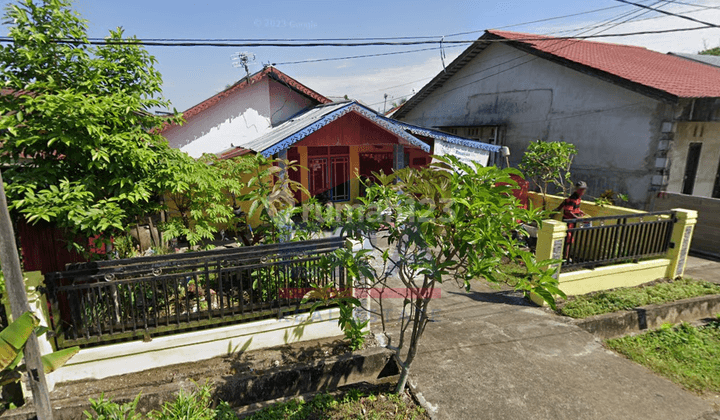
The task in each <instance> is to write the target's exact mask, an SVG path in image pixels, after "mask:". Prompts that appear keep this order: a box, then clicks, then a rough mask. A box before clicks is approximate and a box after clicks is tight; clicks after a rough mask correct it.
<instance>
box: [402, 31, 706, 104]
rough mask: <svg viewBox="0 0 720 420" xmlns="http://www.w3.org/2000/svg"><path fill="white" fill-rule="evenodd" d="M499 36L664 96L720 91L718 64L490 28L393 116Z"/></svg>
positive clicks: (694, 95) (673, 97)
mask: <svg viewBox="0 0 720 420" xmlns="http://www.w3.org/2000/svg"><path fill="white" fill-rule="evenodd" d="M497 40H509V41H513V42H508V43H507V44H508V45H511V46H513V47H516V48H519V49H521V50H523V51H526V52H528V53H530V54H535V55H537V56H539V57H542V58H545V59H549V60H553V61H555V62H558V63H560V64H562V65H565V66H567V67H570V68H573V69H575V70H579V71H583V72H584V73H587V74H591V75H593V76H596V77H599V78H602V79H604V80H609V81H612V82H617V83H620V84H622V85H624V86H625V87H627V88H628V89H631V90H634V91H637V92H640V93H642V94H645V95H648V96H652V97H656V98H661V99H663V100H667V101H673V102H674V101H677V99H678V98H707V97H720V68H714V67H711V66H707V65H705V64H701V63H696V62H692V61H688V60H685V59H683V58H680V57H676V56H673V55H668V54H663V53H659V52H657V51H652V50H648V49H647V48H643V47H637V46H632V45H620V44H611V43H606V42H596V41H586V40H580V39H557V38H553V37H547V36H542V35H535V34H527V33H519V32H509V31H498V30H488V31H485V34H484V35H483V36H482V37H480V38H479V39H478V40H477V41H476V42H475V43H474V44H473V45H471V46H470V47H468V48H467V49H466V50H465V51H463V52H462V53H461V54H460V56H459V57H458V58H456V59H455V60H454V61H453V62H452V63H450V65H448V66H447V67H446V69H445V71H443V72H440V73H439V74H438V75H437V76H435V78H433V79H432V80H431V81H430V82H429V83H428V84H427V85H425V86H424V87H423V88H422V89H421V90H420V91H419V92H418V93H417V94H416V95H414V96H413V97H412V98H410V99H409V100H408V101H407V102H406V103H405V104H404V105H403V106H402V107H401V108H400V109H398V110H397V111H396V112H395V114H394V117H395V118H402V117H404V116H405V115H407V113H408V112H410V110H412V109H413V108H414V107H415V106H416V105H417V104H418V103H420V102H421V101H422V100H423V99H425V98H426V97H428V96H429V95H430V94H431V93H432V92H433V91H435V90H437V89H439V88H440V87H442V85H443V84H444V83H445V82H446V81H447V80H448V79H449V78H451V77H452V76H453V75H454V74H455V73H457V72H458V71H459V70H460V69H462V68H463V67H464V66H465V65H466V64H467V63H469V62H470V61H471V60H472V59H474V58H475V57H476V56H477V55H478V54H480V53H481V52H482V51H484V50H485V48H487V47H488V46H489V45H490V44H491V43H492V42H496V41H497Z"/></svg>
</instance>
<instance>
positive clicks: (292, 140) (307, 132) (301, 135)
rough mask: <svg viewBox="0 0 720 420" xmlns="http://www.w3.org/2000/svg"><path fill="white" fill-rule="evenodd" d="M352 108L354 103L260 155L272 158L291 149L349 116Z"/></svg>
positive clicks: (281, 141)
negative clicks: (341, 118)
mask: <svg viewBox="0 0 720 420" xmlns="http://www.w3.org/2000/svg"><path fill="white" fill-rule="evenodd" d="M351 106H352V103H350V104H348V105H347V106H344V107H342V108H340V109H338V110H335V111H333V112H331V113H329V114H328V115H326V116H324V117H322V118H321V119H319V120H317V121H315V122H314V123H312V124H310V125H308V126H306V127H305V128H303V129H302V130H300V131H298V132H296V133H295V134H293V135H291V136H288V137H285V138H284V139H282V140H280V141H279V142H277V143H275V144H274V145H272V146H270V147H268V148H267V149H265V150H261V151H260V154H261V155H263V156H265V157H270V156H272V155H274V154H275V153H278V152H279V151H281V150H284V149H287V148H289V147H290V146H292V145H293V144H295V143H297V142H299V141H300V140H302V139H304V138H305V137H307V136H309V135H310V134H312V133H314V132H316V131H318V130H319V129H321V128H323V127H325V126H326V125H328V124H329V123H331V122H333V121H335V120H336V119H338V118H340V117H342V116H343V115H345V114H347V113H348V112H350V111H351V109H350V107H351Z"/></svg>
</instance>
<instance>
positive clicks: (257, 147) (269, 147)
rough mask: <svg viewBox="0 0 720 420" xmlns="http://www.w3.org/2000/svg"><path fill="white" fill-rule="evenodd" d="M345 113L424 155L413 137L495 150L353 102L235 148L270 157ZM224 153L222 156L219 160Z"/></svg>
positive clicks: (308, 114) (313, 112) (303, 116)
mask: <svg viewBox="0 0 720 420" xmlns="http://www.w3.org/2000/svg"><path fill="white" fill-rule="evenodd" d="M349 112H355V113H357V114H360V115H362V116H363V117H365V118H367V119H368V120H370V121H372V122H374V123H375V124H377V125H379V126H380V127H382V128H383V129H385V130H387V131H390V132H392V133H393V134H396V135H397V136H398V137H400V138H401V139H403V140H404V141H405V142H407V143H409V144H412V145H414V146H417V147H419V148H421V149H423V150H425V151H426V152H429V151H430V147H429V145H428V144H426V143H425V142H423V141H422V140H420V139H418V138H417V137H415V136H414V135H413V134H416V135H419V136H425V137H430V138H433V139H439V140H443V141H447V142H449V143H454V144H463V145H465V146H469V147H473V148H477V149H483V150H488V151H492V152H496V151H498V150H499V149H500V147H499V146H493V145H490V144H487V143H481V142H477V141H474V140H469V139H465V138H462V137H458V136H453V135H451V134H447V133H442V132H439V131H435V130H430V129H426V128H423V127H418V126H414V125H411V124H407V123H404V122H400V121H396V120H392V119H390V118H386V117H384V116H382V115H380V114H378V113H377V112H375V111H373V110H372V109H370V108H368V107H366V106H364V105H361V104H359V103H357V102H355V101H351V102H339V103H332V104H328V105H319V106H317V107H315V108H313V109H310V110H307V111H304V112H301V113H300V114H298V115H296V116H295V117H293V118H291V119H289V120H288V121H286V122H284V123H282V124H280V125H279V126H277V127H275V128H273V129H272V130H270V131H269V132H267V133H265V134H264V135H262V136H260V137H258V138H256V139H253V140H250V141H248V142H246V143H243V144H239V145H238V146H237V147H238V148H241V149H249V150H253V151H255V152H257V153H261V154H262V155H264V156H272V155H274V154H275V153H278V152H279V151H281V150H284V149H287V148H288V147H290V146H292V145H293V144H295V143H297V142H299V141H301V140H302V139H304V138H305V137H307V136H309V135H310V134H312V133H314V132H315V131H317V130H319V129H320V128H322V127H324V126H325V125H327V124H329V123H331V122H333V121H335V120H336V119H338V118H340V117H342V116H343V115H346V114H347V113H349ZM227 153H228V152H224V154H223V156H224V155H225V154H227Z"/></svg>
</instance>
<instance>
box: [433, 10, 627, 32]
mask: <svg viewBox="0 0 720 420" xmlns="http://www.w3.org/2000/svg"><path fill="white" fill-rule="evenodd" d="M618 7H625V6H623V5H618V6H610V7H603V8H602V9H594V10H588V11H587V12H579V13H572V14H569V15H563V16H555V17H550V18H545V19H538V20H531V21H529V22H523V23H514V24H512V25H505V26H500V27H498V28H493V29H505V28H514V27H517V26H525V25H530V24H533V23H541V22H548V21H551V20H557V19H564V18H568V17H574V16H580V15H587V14H590V13H596V12H601V11H604V10H610V9H617V8H618ZM478 32H483V31H482V30H480V31H468V32H458V33H455V34H450V35H445V36H446V37H451V36H459V35H467V34H475V33H478Z"/></svg>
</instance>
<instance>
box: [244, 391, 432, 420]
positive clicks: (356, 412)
mask: <svg viewBox="0 0 720 420" xmlns="http://www.w3.org/2000/svg"><path fill="white" fill-rule="evenodd" d="M429 418H430V417H428V415H427V413H425V410H424V409H422V408H421V407H419V406H417V405H416V404H415V402H414V401H413V400H412V398H410V396H409V395H407V394H402V395H396V394H392V393H380V394H374V393H365V392H363V391H360V390H357V389H351V390H349V391H348V392H347V393H345V394H344V395H342V396H339V397H336V396H333V395H330V394H318V395H316V396H315V397H314V398H313V399H312V400H309V401H303V400H300V399H295V400H292V401H289V402H286V403H278V404H274V405H272V406H270V407H267V408H265V409H263V410H261V411H258V412H257V413H255V414H253V415H251V416H249V417H245V419H246V420H276V419H283V420H306V419H307V420H319V419H328V420H330V419H332V420H335V419H338V420H339V419H376V420H380V419H397V420H403V419H417V420H426V419H429Z"/></svg>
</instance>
